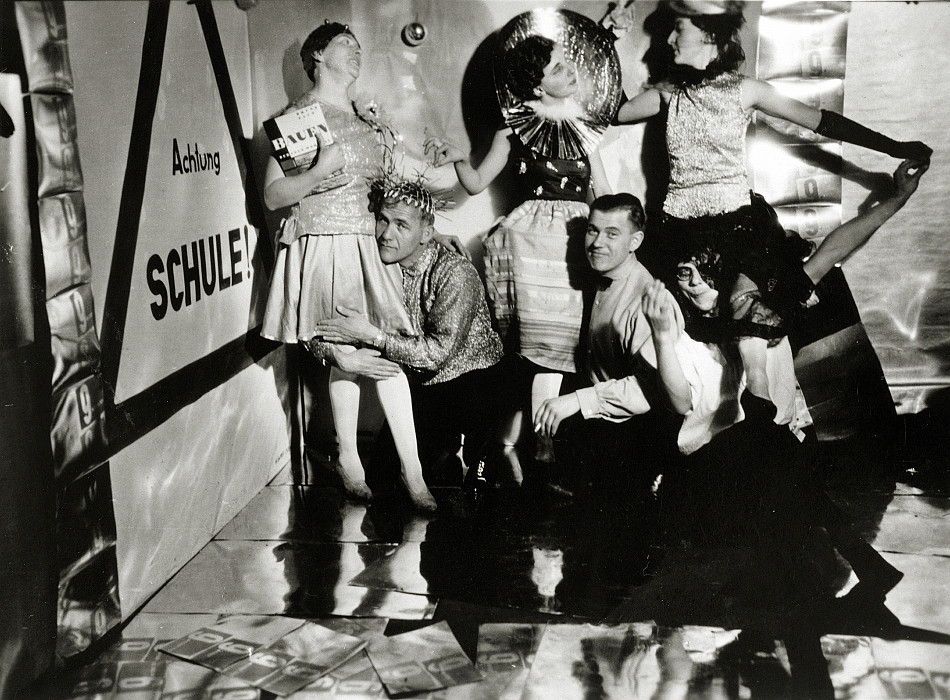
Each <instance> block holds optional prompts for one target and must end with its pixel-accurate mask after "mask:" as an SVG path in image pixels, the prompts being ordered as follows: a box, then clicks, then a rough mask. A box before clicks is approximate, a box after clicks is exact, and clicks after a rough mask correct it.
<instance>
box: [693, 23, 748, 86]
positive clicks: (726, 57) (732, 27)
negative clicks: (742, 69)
mask: <svg viewBox="0 0 950 700" xmlns="http://www.w3.org/2000/svg"><path fill="white" fill-rule="evenodd" d="M688 19H689V20H690V21H691V22H692V23H693V24H694V25H696V27H698V28H699V29H700V30H701V31H702V32H703V33H704V34H706V35H707V36H708V37H709V38H710V39H712V41H713V43H714V44H716V58H714V59H713V60H712V61H711V62H710V63H709V66H707V68H706V70H707V71H708V72H709V73H712V74H714V75H719V74H721V73H728V72H729V71H733V70H736V69H737V68H738V67H739V66H741V65H742V64H743V62H745V51H743V50H742V44H741V43H739V30H740V29H742V25H743V24H745V17H744V16H743V15H742V13H741V12H735V13H733V12H728V13H724V14H720V15H690V16H689V17H688Z"/></svg>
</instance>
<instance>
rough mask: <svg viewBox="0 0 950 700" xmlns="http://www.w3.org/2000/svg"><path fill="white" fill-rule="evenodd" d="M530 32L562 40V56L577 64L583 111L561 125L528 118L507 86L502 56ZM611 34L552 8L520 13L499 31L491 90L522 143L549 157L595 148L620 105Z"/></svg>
mask: <svg viewBox="0 0 950 700" xmlns="http://www.w3.org/2000/svg"><path fill="white" fill-rule="evenodd" d="M534 35H541V36H544V37H547V38H548V39H551V40H552V41H556V42H558V43H559V44H561V46H562V47H563V48H564V56H565V58H566V59H567V60H568V61H569V62H570V63H572V64H573V65H574V67H575V68H576V69H577V82H578V91H577V93H576V95H575V96H574V99H575V100H576V101H577V102H578V104H579V105H580V107H581V110H582V116H581V117H580V118H577V119H571V120H570V121H569V122H561V123H560V124H557V123H553V122H551V121H549V120H543V119H539V118H533V119H532V118H529V117H528V115H526V111H530V110H526V107H525V105H524V103H523V102H522V101H521V100H520V99H519V98H517V97H515V96H514V95H512V94H511V92H510V91H509V89H508V85H507V82H506V80H505V75H504V68H503V67H502V60H501V59H502V56H504V54H505V52H506V51H508V49H510V48H512V47H514V46H516V45H517V44H519V43H520V42H522V41H524V40H525V39H526V38H527V37H529V36H534ZM614 39H615V37H614V35H613V33H612V32H609V31H608V30H606V29H604V28H603V27H601V26H600V25H599V24H597V23H596V22H595V21H594V20H592V19H590V18H588V17H585V16H584V15H581V14H578V13H576V12H572V11H570V10H558V9H555V8H539V9H536V10H531V11H529V12H525V13H523V14H520V15H518V16H517V17H515V18H513V19H512V20H511V21H509V22H508V24H506V25H505V26H504V27H503V28H502V29H501V30H500V31H499V33H498V53H497V55H496V56H495V90H496V92H497V93H498V103H499V106H500V107H501V111H502V114H503V115H504V116H505V122H506V123H507V124H508V126H509V127H511V129H512V130H513V131H515V133H517V134H518V136H519V137H520V138H521V140H522V141H523V142H524V143H525V145H527V146H529V147H531V148H532V149H534V150H535V151H537V152H538V153H540V154H542V155H544V156H547V157H549V158H580V157H582V156H586V155H590V153H592V152H593V151H594V150H595V149H596V148H597V145H598V144H599V143H600V139H601V136H603V133H604V131H606V129H607V126H608V125H609V124H610V121H611V119H613V116H614V115H615V114H616V112H617V108H618V107H619V106H620V95H621V89H622V88H621V82H620V58H619V57H618V56H617V50H616V49H615V48H614ZM565 127H567V128H565Z"/></svg>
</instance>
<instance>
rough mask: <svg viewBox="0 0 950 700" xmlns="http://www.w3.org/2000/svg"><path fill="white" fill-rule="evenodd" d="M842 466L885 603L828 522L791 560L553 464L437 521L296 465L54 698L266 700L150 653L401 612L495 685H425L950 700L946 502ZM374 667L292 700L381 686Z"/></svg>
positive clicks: (442, 507)
mask: <svg viewBox="0 0 950 700" xmlns="http://www.w3.org/2000/svg"><path fill="white" fill-rule="evenodd" d="M535 469H536V470H540V469H542V467H541V465H536V466H535ZM836 469H838V471H839V473H838V474H837V475H836V476H835V475H832V478H830V479H829V481H830V482H831V486H832V488H833V491H834V492H835V495H836V497H837V499H838V500H839V501H840V502H841V503H843V504H845V505H846V506H847V507H848V509H849V510H850V512H851V513H853V514H854V515H855V516H856V519H857V520H858V521H859V522H861V523H862V524H864V525H865V531H866V532H867V535H868V539H869V540H870V541H871V542H873V544H874V546H875V548H877V549H878V550H879V551H881V552H882V553H883V554H884V557H885V558H886V559H887V560H888V561H889V562H891V563H892V564H893V565H894V566H896V567H897V568H898V569H900V570H901V571H902V572H904V574H905V577H904V579H903V580H902V581H901V583H900V584H899V585H898V586H897V587H896V588H895V589H894V590H893V591H891V592H890V593H889V594H888V596H887V600H886V606H885V605H884V604H877V605H874V604H869V603H858V602H854V601H850V600H849V599H848V598H847V597H840V596H841V594H842V593H843V592H846V590H847V587H848V586H849V585H853V581H852V580H851V579H849V571H848V568H847V565H846V564H845V563H844V561H843V560H841V559H840V558H837V557H836V555H835V554H834V551H833V550H832V549H831V548H830V546H828V545H827V543H826V542H825V541H824V540H822V539H821V537H820V534H821V533H818V534H817V535H816V537H815V540H814V542H813V543H811V545H810V546H809V547H806V548H804V549H802V548H801V547H802V545H801V542H799V544H798V545H796V546H797V547H798V548H799V549H797V550H796V551H790V550H789V551H781V550H782V546H781V543H778V544H776V542H775V541H770V542H769V543H768V547H767V548H764V547H763V546H762V543H761V541H759V540H758V539H756V537H754V536H752V537H750V536H748V533H746V534H745V535H744V534H742V533H741V532H740V533H738V534H737V533H735V532H732V530H733V529H734V528H733V529H730V534H729V535H728V536H727V535H725V534H723V533H720V532H706V533H703V536H701V537H689V536H686V537H684V533H682V532H677V531H676V530H675V528H674V529H669V528H663V527H661V528H659V534H657V533H656V532H653V531H652V530H651V531H649V532H648V531H647V528H642V527H640V525H639V524H638V523H639V522H640V521H639V520H638V515H642V513H640V512H639V511H638V510H637V507H636V506H634V505H633V504H632V503H630V502H628V499H626V498H625V494H622V493H614V494H610V493H601V494H598V497H597V498H596V499H589V498H588V499H584V498H578V497H575V496H572V495H571V494H570V493H567V492H565V490H564V489H559V488H551V484H550V483H549V481H550V480H548V479H546V478H544V473H543V472H541V471H537V472H536V473H537V474H538V475H539V476H538V478H535V479H528V480H526V482H525V484H524V486H523V487H520V488H518V487H513V486H511V487H501V488H494V489H483V490H480V491H479V492H478V493H477V494H476V493H473V492H472V491H469V490H466V489H464V488H461V487H442V488H436V489H433V491H434V493H435V496H436V499H437V500H438V502H439V512H438V513H437V514H435V515H434V516H427V517H420V516H418V515H416V514H413V512H412V511H411V510H410V509H409V508H408V507H407V504H406V503H404V502H403V501H402V500H400V499H399V498H398V497H393V498H388V497H383V498H381V499H377V501H375V502H374V503H373V504H371V505H361V504H356V503H352V502H348V501H347V500H345V499H344V498H343V497H342V496H341V494H340V492H339V491H338V490H337V489H335V488H334V487H333V486H330V485H326V483H325V482H324V483H323V484H310V485H295V484H294V483H293V479H292V477H291V473H290V470H289V469H288V470H286V471H285V472H282V473H281V474H280V475H278V477H277V478H276V479H274V480H273V481H272V483H271V484H270V485H268V486H267V487H265V488H264V489H263V490H262V491H261V493H260V494H258V496H257V497H256V498H254V499H253V500H252V501H251V502H250V503H249V504H248V505H247V507H245V508H244V509H243V511H241V512H240V513H239V514H238V515H237V516H236V517H235V518H234V520H232V521H231V522H230V523H229V524H228V525H227V526H226V527H225V528H224V529H223V530H221V532H219V533H218V535H217V536H216V537H215V539H214V541H212V542H210V543H209V544H208V545H207V546H206V547H204V548H203V549H202V550H201V552H200V553H199V554H198V555H197V556H195V557H194V558H193V559H192V560H191V561H190V562H189V563H188V564H187V565H186V566H185V567H184V568H183V569H182V570H181V571H180V572H179V573H178V574H177V575H176V576H175V577H174V578H173V579H172V580H171V581H170V582H169V583H168V585H166V586H165V587H164V588H163V589H162V590H161V591H159V593H158V594H157V595H155V596H154V598H152V600H151V601H150V602H149V603H148V604H147V605H146V606H145V607H144V609H143V610H142V611H141V612H139V613H138V614H137V615H136V616H135V617H134V618H133V619H132V620H131V622H130V623H129V624H128V625H127V626H126V627H125V629H124V630H122V633H121V639H120V640H119V641H117V642H116V644H115V645H114V646H113V647H112V648H111V649H109V650H107V651H105V652H103V653H102V654H101V655H100V656H99V657H98V658H96V659H92V660H88V663H87V665H86V666H84V667H81V668H79V669H73V670H71V671H70V673H68V674H65V675H64V676H63V677H62V678H61V679H60V683H61V687H58V688H57V689H55V691H54V690H48V691H46V692H47V693H48V696H49V697H64V698H106V697H116V698H120V697H121V698H133V697H134V698H155V699H158V698H175V699H176V700H183V699H184V698H219V699H224V698H229V699H231V700H235V699H237V698H258V697H260V698H269V697H272V696H271V695H269V694H268V693H267V692H266V691H261V690H259V689H257V688H253V687H251V686H248V685H245V684H243V683H242V682H240V681H238V680H235V679H232V678H229V677H228V676H225V675H219V674H215V673H214V672H213V671H210V670H208V669H205V668H202V667H201V666H196V665H193V664H189V663H185V662H182V661H178V660H174V659H172V658H171V657H168V656H167V655H165V654H161V653H158V652H157V651H156V649H155V646H156V645H157V644H158V643H160V642H161V641H162V640H171V639H174V638H176V637H179V636H182V635H185V634H188V633H190V632H193V631H195V630H197V629H199V628H201V627H208V626H211V625H213V624H215V622H216V621H218V620H219V619H220V618H221V617H222V616H223V615H237V616H261V615H266V616H278V615H279V616H290V617H297V618H306V619H310V620H317V621H319V620H320V619H326V618H330V617H332V616H348V617H357V618H386V619H388V625H387V627H386V631H385V634H386V635H395V634H399V633H403V632H406V631H410V630H415V629H418V628H422V627H425V626H428V625H432V624H433V623H434V622H436V621H445V622H447V623H448V625H449V627H450V629H451V631H452V633H453V634H454V636H455V638H456V639H457V640H458V643H459V644H460V646H461V648H462V650H463V651H464V652H465V653H466V654H467V655H468V656H469V658H471V659H472V660H477V661H478V669H479V670H480V671H481V672H482V673H483V674H485V676H486V679H485V680H483V681H480V682H479V683H474V684H471V683H469V684H468V685H460V686H455V687H454V688H450V689H443V690H440V691H433V692H430V693H429V694H428V695H425V694H422V695H419V697H443V698H463V697H464V698H493V697H514V698H519V697H524V698H570V697H578V698H581V697H603V698H607V697H614V698H616V697H630V698H633V697H674V696H675V697H717V698H719V697H723V698H725V697H746V698H766V697H768V698H784V697H829V698H831V697H854V698H876V697H880V698H911V697H913V698H950V558H948V554H950V544H948V543H950V516H948V513H950V496H948V494H947V492H946V491H945V490H943V489H942V487H941V488H937V489H936V490H934V489H931V488H928V487H924V488H920V487H915V486H912V485H910V484H908V483H898V484H897V485H896V487H895V485H894V484H893V483H891V484H887V483H886V480H885V481H884V482H883V483H882V482H881V481H879V480H871V483H869V482H868V480H866V479H863V478H857V477H856V476H855V475H854V474H851V475H849V474H841V473H840V472H841V470H842V469H844V470H845V471H847V470H848V469H857V467H842V466H841V464H837V465H836ZM903 477H906V479H905V480H906V481H912V480H913V478H912V477H913V474H912V473H911V474H909V475H908V474H904V475H903ZM311 481H320V479H311ZM841 483H848V484H851V485H852V486H853V485H854V484H855V483H861V484H862V486H861V487H860V488H850V489H842V488H841V487H840V484H841ZM661 493H662V489H661ZM664 512H665V513H666V515H665V516H664V517H665V518H668V519H671V520H672V521H676V520H677V518H678V517H679V515H682V514H677V513H676V512H675V509H674V510H673V511H670V510H669V509H666V510H665V511H664ZM739 529H740V530H741V528H739ZM724 532H725V529H724ZM836 594H837V595H838V596H839V597H836ZM555 625H556V626H555ZM525 640H530V643H528V642H526V641H525ZM526 644H527V646H525V645H526ZM572 649H574V650H576V654H573V655H572V653H571V651H570V650H572ZM361 653H362V652H361ZM361 658H362V659H363V660H362V661H361V662H359V663H362V666H360V667H359V668H355V667H354V668H352V669H351V671H352V673H351V674H350V675H349V676H347V678H344V679H342V680H341V677H333V680H332V682H331V681H330V680H326V682H324V683H318V684H315V685H314V686H310V687H309V688H307V689H305V690H303V691H299V692H298V693H297V694H295V695H293V696H291V697H294V698H298V700H305V699H308V698H310V699H313V698H331V697H347V698H364V697H366V698H375V697H386V693H385V691H384V689H383V686H382V685H381V684H380V683H379V682H378V680H377V678H376V675H374V673H373V671H372V668H371V666H370V665H369V664H368V663H367V658H368V657H361ZM532 659H533V660H534V666H532V667H531V669H530V670H529V668H528V666H529V664H530V662H531V661H532ZM354 663H355V662H354ZM341 668H342V667H341ZM348 673H349V672H348ZM344 675H345V674H344ZM347 679H348V680H347ZM344 681H346V682H344ZM669 683H673V685H676V684H677V683H678V686H676V688H673V687H672V686H670V685H669ZM592 689H593V691H595V692H593V694H591V692H592ZM126 693H128V694H126ZM414 697H415V696H414Z"/></svg>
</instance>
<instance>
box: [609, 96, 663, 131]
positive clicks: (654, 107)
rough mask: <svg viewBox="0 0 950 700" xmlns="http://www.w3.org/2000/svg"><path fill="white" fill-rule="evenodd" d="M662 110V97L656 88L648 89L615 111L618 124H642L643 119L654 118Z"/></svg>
mask: <svg viewBox="0 0 950 700" xmlns="http://www.w3.org/2000/svg"><path fill="white" fill-rule="evenodd" d="M662 108H663V96H662V95H661V94H660V91H659V90H657V89H656V88H648V89H647V90H644V91H643V92H641V93H640V94H639V95H637V96H636V97H634V98H633V99H630V100H627V101H626V102H624V103H623V104H622V105H620V109H619V110H618V111H617V118H616V120H615V121H616V122H617V123H618V124H630V123H632V122H642V121H643V120H644V119H649V118H650V117H655V116H656V115H657V114H659V113H660V110H661V109H662Z"/></svg>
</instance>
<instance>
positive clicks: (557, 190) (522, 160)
mask: <svg viewBox="0 0 950 700" xmlns="http://www.w3.org/2000/svg"><path fill="white" fill-rule="evenodd" d="M515 148H516V149H517V151H516V153H517V156H518V159H517V161H516V167H517V174H518V188H519V191H520V192H521V197H522V199H523V200H528V199H561V200H568V201H573V202H583V201H586V200H587V188H588V187H589V186H590V161H589V160H588V159H587V158H580V159H577V160H562V159H558V158H545V157H543V156H541V155H540V154H538V153H535V152H534V151H533V150H531V149H530V148H528V147H527V146H524V145H523V144H521V143H520V142H517V141H516V145H515Z"/></svg>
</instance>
